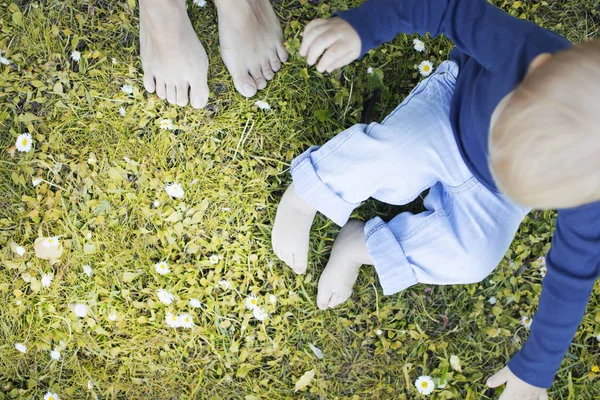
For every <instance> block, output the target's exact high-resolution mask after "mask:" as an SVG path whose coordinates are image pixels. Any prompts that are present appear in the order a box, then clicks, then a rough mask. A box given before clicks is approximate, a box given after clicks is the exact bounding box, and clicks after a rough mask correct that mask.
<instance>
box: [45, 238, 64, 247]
mask: <svg viewBox="0 0 600 400" xmlns="http://www.w3.org/2000/svg"><path fill="white" fill-rule="evenodd" d="M42 246H43V247H44V248H46V249H56V248H58V246H60V240H59V239H58V237H56V236H51V237H48V238H46V239H44V241H43V242H42Z"/></svg>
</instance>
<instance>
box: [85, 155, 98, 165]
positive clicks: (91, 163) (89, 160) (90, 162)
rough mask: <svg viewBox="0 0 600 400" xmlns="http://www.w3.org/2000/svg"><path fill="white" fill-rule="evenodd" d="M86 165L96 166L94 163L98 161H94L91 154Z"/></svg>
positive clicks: (93, 156) (94, 158)
mask: <svg viewBox="0 0 600 400" xmlns="http://www.w3.org/2000/svg"><path fill="white" fill-rule="evenodd" d="M87 162H88V164H90V165H96V163H97V162H98V160H96V156H95V155H93V154H90V156H89V157H88V161H87Z"/></svg>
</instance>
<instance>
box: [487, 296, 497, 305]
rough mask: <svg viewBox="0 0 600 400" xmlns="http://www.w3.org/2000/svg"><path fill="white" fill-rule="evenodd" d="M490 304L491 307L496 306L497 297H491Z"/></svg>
mask: <svg viewBox="0 0 600 400" xmlns="http://www.w3.org/2000/svg"><path fill="white" fill-rule="evenodd" d="M488 303H490V304H491V305H494V304H496V298H495V297H490V298H489V299H488Z"/></svg>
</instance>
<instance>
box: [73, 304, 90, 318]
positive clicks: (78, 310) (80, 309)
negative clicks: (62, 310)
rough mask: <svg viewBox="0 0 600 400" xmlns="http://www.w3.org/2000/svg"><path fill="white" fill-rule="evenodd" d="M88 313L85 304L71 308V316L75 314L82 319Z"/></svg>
mask: <svg viewBox="0 0 600 400" xmlns="http://www.w3.org/2000/svg"><path fill="white" fill-rule="evenodd" d="M87 313H88V306H86V305H85V304H81V303H79V304H75V307H73V314H75V315H76V316H78V317H79V318H83V317H85V316H86V315H87Z"/></svg>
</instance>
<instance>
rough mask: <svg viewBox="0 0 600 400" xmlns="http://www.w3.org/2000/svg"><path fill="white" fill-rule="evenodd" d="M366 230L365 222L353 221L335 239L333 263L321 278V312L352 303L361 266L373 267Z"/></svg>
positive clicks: (318, 298) (319, 295)
mask: <svg viewBox="0 0 600 400" xmlns="http://www.w3.org/2000/svg"><path fill="white" fill-rule="evenodd" d="M364 227H365V223H364V222H361V221H357V220H350V221H348V223H347V224H346V225H344V227H343V228H342V230H341V231H340V233H339V234H338V236H337V238H336V239H335V242H334V243H333V249H331V256H330V257H329V262H328V263H327V266H326V267H325V269H324V270H323V273H322V274H321V278H319V289H318V293H317V306H318V307H319V308H320V309H321V310H325V309H327V308H333V307H336V306H338V305H340V304H342V303H343V302H345V301H346V300H348V298H349V297H350V295H351V294H352V287H353V286H354V282H356V278H358V270H359V269H360V266H361V265H363V264H368V265H372V264H373V261H372V260H371V257H370V256H369V252H368V250H367V244H366V243H365V233H364Z"/></svg>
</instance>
